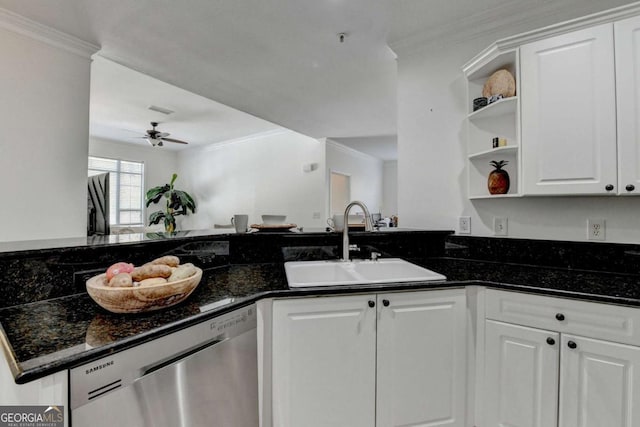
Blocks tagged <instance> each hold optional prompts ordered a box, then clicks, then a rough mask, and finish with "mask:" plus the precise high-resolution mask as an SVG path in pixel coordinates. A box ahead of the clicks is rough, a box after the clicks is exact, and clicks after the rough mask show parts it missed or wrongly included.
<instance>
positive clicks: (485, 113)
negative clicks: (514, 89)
mask: <svg viewBox="0 0 640 427" xmlns="http://www.w3.org/2000/svg"><path fill="white" fill-rule="evenodd" d="M517 105H518V97H517V96H512V97H510V98H504V99H501V100H499V101H496V102H493V103H491V104H489V105H487V106H486V107H482V108H480V109H479V110H476V111H474V112H473V113H470V114H469V120H482V119H488V118H490V117H500V116H506V115H509V114H515V113H516V107H517Z"/></svg>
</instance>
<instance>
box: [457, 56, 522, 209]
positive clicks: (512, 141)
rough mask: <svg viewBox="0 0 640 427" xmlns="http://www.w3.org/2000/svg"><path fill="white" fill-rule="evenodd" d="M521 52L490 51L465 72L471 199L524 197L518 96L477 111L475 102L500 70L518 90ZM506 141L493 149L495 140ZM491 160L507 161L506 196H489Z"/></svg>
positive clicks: (518, 91)
mask: <svg viewBox="0 0 640 427" xmlns="http://www.w3.org/2000/svg"><path fill="white" fill-rule="evenodd" d="M518 64H519V50H518V49H507V50H502V49H499V48H491V49H488V50H486V51H484V52H482V53H481V54H480V55H478V56H476V57H475V58H474V59H473V60H472V61H471V62H469V63H468V64H467V66H465V68H464V73H465V76H466V80H467V106H468V107H467V108H469V109H470V110H467V120H466V125H467V126H466V127H467V159H466V163H467V179H468V197H469V199H472V200H477V199H508V198H514V197H516V198H517V197H521V193H522V192H521V185H520V150H521V149H520V125H519V120H520V117H519V116H520V100H519V99H518V96H512V97H509V98H504V99H501V100H499V101H496V102H493V103H491V104H489V105H487V106H485V107H482V108H480V109H479V110H476V111H471V110H473V100H474V99H476V98H478V97H480V96H482V90H483V87H484V85H485V83H486V81H487V79H488V78H489V77H490V76H491V75H492V74H493V73H494V72H495V71H496V70H498V69H506V70H508V71H509V72H511V73H512V74H513V76H514V78H515V80H516V94H519V93H520V87H519V72H518V71H519V70H518ZM496 137H498V138H505V139H506V140H507V144H508V145H507V146H504V147H496V148H492V143H491V142H492V140H493V138H496ZM491 160H496V161H498V160H506V161H507V162H508V163H507V165H505V166H504V167H503V170H505V171H506V172H507V173H508V174H509V179H510V187H509V192H508V193H507V194H495V195H492V194H490V193H489V189H488V188H487V179H488V177H489V174H490V173H491V171H493V170H494V167H493V166H491Z"/></svg>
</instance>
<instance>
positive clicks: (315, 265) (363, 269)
mask: <svg viewBox="0 0 640 427" xmlns="http://www.w3.org/2000/svg"><path fill="white" fill-rule="evenodd" d="M284 269H285V272H286V275H287V282H288V283H289V287H290V288H302V287H312V286H344V285H365V284H370V283H396V282H423V281H436V280H446V277H445V276H443V275H442V274H439V273H436V272H434V271H431V270H428V269H426V268H423V267H420V266H418V265H415V264H412V263H410V262H408V261H405V260H403V259H400V258H380V259H378V260H376V261H371V260H354V261H348V262H344V261H339V260H336V261H290V262H285V264H284Z"/></svg>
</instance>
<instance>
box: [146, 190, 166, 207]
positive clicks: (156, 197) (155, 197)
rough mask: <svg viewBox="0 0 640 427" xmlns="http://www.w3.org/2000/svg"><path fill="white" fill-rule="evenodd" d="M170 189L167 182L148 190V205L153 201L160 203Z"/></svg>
mask: <svg viewBox="0 0 640 427" xmlns="http://www.w3.org/2000/svg"><path fill="white" fill-rule="evenodd" d="M168 191H169V184H165V185H162V186H158V187H153V188H151V189H149V191H147V195H146V199H147V207H149V205H150V204H151V203H158V202H159V201H160V199H161V198H162V196H164V195H165V194H166V193H167V192H168Z"/></svg>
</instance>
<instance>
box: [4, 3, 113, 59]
mask: <svg viewBox="0 0 640 427" xmlns="http://www.w3.org/2000/svg"><path fill="white" fill-rule="evenodd" d="M0 28H3V29H5V30H8V31H12V32H14V33H17V34H21V35H23V36H27V37H29V38H32V39H34V40H38V41H41V42H43V43H46V44H48V45H50V46H54V47H57V48H59V49H63V50H66V51H67V52H71V53H73V54H75V55H79V56H81V57H83V58H87V59H91V55H93V54H94V53H96V52H97V51H98V50H99V49H100V46H96V45H94V44H92V43H89V42H86V41H84V40H81V39H79V38H77V37H74V36H70V35H69V34H66V33H63V32H62V31H58V30H56V29H53V28H51V27H48V26H46V25H43V24H40V23H39V22H36V21H33V20H31V19H28V18H25V17H24V16H22V15H18V14H17V13H13V12H11V11H9V10H7V9H3V8H0Z"/></svg>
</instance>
